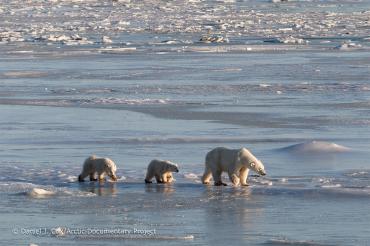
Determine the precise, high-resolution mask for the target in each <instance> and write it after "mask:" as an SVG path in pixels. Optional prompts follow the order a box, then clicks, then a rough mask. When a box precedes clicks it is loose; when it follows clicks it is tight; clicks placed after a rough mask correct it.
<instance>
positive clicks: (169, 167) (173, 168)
mask: <svg viewBox="0 0 370 246" xmlns="http://www.w3.org/2000/svg"><path fill="white" fill-rule="evenodd" d="M165 164H166V165H165V167H164V169H165V170H166V171H168V172H176V173H178V172H179V168H178V166H177V164H175V163H173V162H170V161H165Z"/></svg>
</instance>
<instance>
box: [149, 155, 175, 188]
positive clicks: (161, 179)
mask: <svg viewBox="0 0 370 246" xmlns="http://www.w3.org/2000/svg"><path fill="white" fill-rule="evenodd" d="M172 172H176V173H178V172H179V168H178V166H177V164H175V163H172V162H170V161H163V160H152V161H151V162H150V163H149V165H148V169H147V172H146V177H145V183H152V178H153V177H155V179H156V180H157V183H171V182H172V181H173V176H172Z"/></svg>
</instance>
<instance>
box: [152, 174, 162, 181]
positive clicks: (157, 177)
mask: <svg viewBox="0 0 370 246" xmlns="http://www.w3.org/2000/svg"><path fill="white" fill-rule="evenodd" d="M154 176H155V179H156V180H157V183H163V180H162V177H161V176H160V175H158V174H156V175H154Z"/></svg>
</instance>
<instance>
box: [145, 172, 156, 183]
mask: <svg viewBox="0 0 370 246" xmlns="http://www.w3.org/2000/svg"><path fill="white" fill-rule="evenodd" d="M153 177H154V175H149V173H147V174H146V176H145V183H147V184H151V183H152V178H153Z"/></svg>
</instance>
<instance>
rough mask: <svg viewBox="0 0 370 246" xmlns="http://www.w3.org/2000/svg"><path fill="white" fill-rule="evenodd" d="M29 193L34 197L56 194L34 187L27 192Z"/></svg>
mask: <svg viewBox="0 0 370 246" xmlns="http://www.w3.org/2000/svg"><path fill="white" fill-rule="evenodd" d="M27 195H28V196H30V197H33V198H44V197H49V196H53V195H55V192H54V191H50V190H45V189H41V188H33V189H31V190H30V191H28V192H27Z"/></svg>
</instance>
